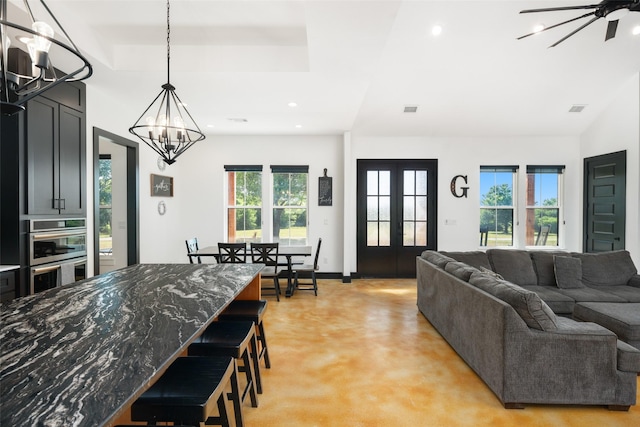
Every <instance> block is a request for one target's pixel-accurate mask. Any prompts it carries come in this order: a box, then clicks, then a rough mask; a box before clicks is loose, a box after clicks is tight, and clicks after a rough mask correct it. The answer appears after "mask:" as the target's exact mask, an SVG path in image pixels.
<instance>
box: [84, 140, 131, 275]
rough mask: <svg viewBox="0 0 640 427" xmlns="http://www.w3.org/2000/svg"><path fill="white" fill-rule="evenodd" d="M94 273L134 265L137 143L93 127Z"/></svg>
mask: <svg viewBox="0 0 640 427" xmlns="http://www.w3.org/2000/svg"><path fill="white" fill-rule="evenodd" d="M93 171H94V179H93V181H94V274H96V275H97V274H101V273H106V272H108V271H111V270H116V269H119V268H122V267H126V266H128V265H133V264H137V263H138V262H139V259H140V254H139V225H138V224H139V212H138V188H139V185H138V182H139V177H138V144H137V143H136V142H133V141H130V140H128V139H126V138H122V137H121V136H118V135H115V134H112V133H111V132H108V131H105V130H103V129H99V128H95V127H94V128H93Z"/></svg>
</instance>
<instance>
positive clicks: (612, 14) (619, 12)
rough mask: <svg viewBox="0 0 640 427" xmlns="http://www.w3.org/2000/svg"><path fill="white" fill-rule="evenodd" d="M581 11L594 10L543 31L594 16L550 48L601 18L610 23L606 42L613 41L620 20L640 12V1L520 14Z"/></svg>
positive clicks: (606, 0) (620, 0) (607, 1)
mask: <svg viewBox="0 0 640 427" xmlns="http://www.w3.org/2000/svg"><path fill="white" fill-rule="evenodd" d="M579 9H594V10H592V11H591V12H589V13H585V14H584V15H581V16H578V17H576V18H572V19H569V20H567V21H564V22H560V23H559V24H555V25H551V26H549V27H545V28H544V29H543V30H541V31H547V30H550V29H552V28H556V27H559V26H560V25H564V24H568V23H569V22H573V21H577V20H579V19H582V18H587V17H589V16H593V18H591V19H590V20H589V21H588V22H587V23H585V24H583V25H582V26H580V27H578V28H577V29H576V30H574V31H572V32H570V33H569V34H567V35H566V36H564V37H563V38H561V39H560V40H558V41H557V42H555V43H554V44H552V45H551V46H549V47H554V46H557V45H559V44H560V43H562V42H563V41H565V40H566V39H568V38H569V37H571V36H572V35H574V34H575V33H577V32H578V31H580V30H582V29H584V28H585V27H586V26H587V25H590V24H592V23H594V22H595V21H597V20H598V19H600V18H604V19H606V20H607V21H609V24H608V25H607V34H606V36H605V38H604V41H607V40H609V39H612V38H614V37H615V36H616V30H617V29H618V20H619V19H620V18H622V17H623V16H625V15H626V14H627V13H629V12H640V0H604V1H602V2H600V3H598V4H590V5H584V6H564V7H550V8H543V9H528V10H522V11H520V13H536V12H554V11H558V10H579ZM541 31H534V32H533V33H529V34H525V35H524V36H521V37H518V40H520V39H523V38H525V37H529V36H532V35H534V34H538V33H540V32H541Z"/></svg>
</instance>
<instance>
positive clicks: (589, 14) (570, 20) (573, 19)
mask: <svg viewBox="0 0 640 427" xmlns="http://www.w3.org/2000/svg"><path fill="white" fill-rule="evenodd" d="M595 13H596V12H595V11H593V12H589V13H585V14H584V15H582V16H578V17H577V18H572V19H569V20H567V21H564V22H560V23H559V24H555V25H551V26H550V27H546V28H544V29H543V30H540V31H534V32H533V33H529V34H525V35H524V36H520V37H518V40H520V39H523V38H525V37H529V36H532V35H534V34H540V33H541V32H543V31H547V30H550V29H552V28H556V27H559V26H560V25H564V24H568V23H569V22H573V21H577V20H578V19H582V18H586V17H587V16H591V15H595Z"/></svg>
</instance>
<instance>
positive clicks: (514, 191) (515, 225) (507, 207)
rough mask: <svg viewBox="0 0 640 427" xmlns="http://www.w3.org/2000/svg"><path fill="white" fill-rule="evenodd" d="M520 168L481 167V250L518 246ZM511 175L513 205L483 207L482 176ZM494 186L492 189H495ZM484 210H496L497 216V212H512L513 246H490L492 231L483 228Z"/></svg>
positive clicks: (479, 201)
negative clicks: (492, 174)
mask: <svg viewBox="0 0 640 427" xmlns="http://www.w3.org/2000/svg"><path fill="white" fill-rule="evenodd" d="M519 169H520V167H519V166H515V165H514V166H495V165H491V166H484V165H480V169H479V180H478V182H479V186H480V191H479V192H478V193H479V200H478V205H479V214H480V217H479V218H478V219H479V221H480V226H479V227H478V228H479V233H480V243H479V246H480V247H481V248H501V247H503V248H513V247H516V246H517V244H516V243H517V236H518V231H519V221H518V171H519ZM491 172H492V173H494V174H496V173H511V204H510V205H483V204H482V200H483V196H484V195H483V194H482V174H483V173H491ZM495 182H496V180H495V178H494V183H495ZM495 185H496V184H494V185H493V186H495ZM493 186H492V187H493ZM483 210H496V214H497V211H499V210H510V211H511V244H510V245H498V244H494V245H491V244H489V243H490V242H489V240H488V235H489V234H488V233H489V232H490V231H491V230H483V226H482V219H481V217H482V211H483ZM494 231H497V224H496V230H494ZM483 233H487V236H486V240H487V244H486V245H484V244H483V242H484V240H483Z"/></svg>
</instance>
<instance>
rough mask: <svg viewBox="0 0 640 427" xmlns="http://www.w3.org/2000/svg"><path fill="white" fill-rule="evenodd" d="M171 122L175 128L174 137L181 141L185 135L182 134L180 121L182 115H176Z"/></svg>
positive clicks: (182, 128)
mask: <svg viewBox="0 0 640 427" xmlns="http://www.w3.org/2000/svg"><path fill="white" fill-rule="evenodd" d="M173 124H174V126H175V128H176V139H177V140H178V142H182V141H183V139H184V137H185V135H184V122H183V121H182V117H180V116H176V117H174V118H173Z"/></svg>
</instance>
